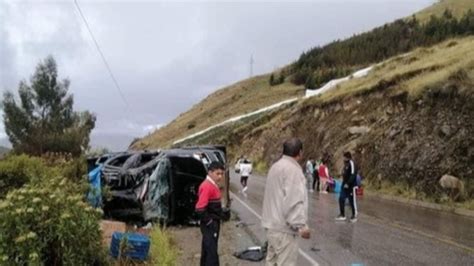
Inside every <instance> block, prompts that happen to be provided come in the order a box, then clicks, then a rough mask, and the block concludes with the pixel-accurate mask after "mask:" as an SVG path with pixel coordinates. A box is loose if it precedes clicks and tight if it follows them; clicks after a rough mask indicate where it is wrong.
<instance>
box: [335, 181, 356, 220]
mask: <svg viewBox="0 0 474 266" xmlns="http://www.w3.org/2000/svg"><path fill="white" fill-rule="evenodd" d="M353 191H354V190H353V189H352V188H343V189H342V190H341V194H339V210H340V212H341V216H346V215H345V211H344V209H345V207H346V206H345V205H346V199H349V203H350V204H351V209H352V217H355V216H356V208H355V202H354V197H355V195H354V192H353Z"/></svg>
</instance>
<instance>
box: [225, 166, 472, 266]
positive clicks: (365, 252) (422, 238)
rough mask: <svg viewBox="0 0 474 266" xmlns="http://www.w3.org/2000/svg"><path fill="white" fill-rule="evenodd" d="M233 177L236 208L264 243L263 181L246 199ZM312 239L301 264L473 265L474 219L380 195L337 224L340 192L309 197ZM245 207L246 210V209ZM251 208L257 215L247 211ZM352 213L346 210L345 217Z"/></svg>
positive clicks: (256, 180) (303, 243)
mask: <svg viewBox="0 0 474 266" xmlns="http://www.w3.org/2000/svg"><path fill="white" fill-rule="evenodd" d="M239 178H240V177H239V176H238V175H237V174H233V173H232V174H231V190H232V192H234V194H235V195H234V197H238V198H239V200H237V199H234V200H233V203H232V208H233V209H234V210H236V211H237V213H238V214H239V216H240V218H241V219H242V220H243V221H244V222H248V223H249V224H251V225H250V226H249V229H250V230H251V231H253V232H254V233H255V234H256V235H257V236H258V238H260V239H262V240H264V231H263V229H262V228H261V226H260V224H259V221H258V218H257V217H256V215H255V213H256V214H261V208H262V202H263V194H264V190H265V178H264V177H259V176H251V177H250V178H249V189H248V191H247V197H244V196H243V195H242V194H240V193H239V189H240V183H239ZM309 197H310V199H309V201H310V204H309V226H310V228H311V229H313V230H314V231H313V233H312V238H311V239H310V240H302V239H301V240H300V248H301V252H300V257H299V259H298V265H311V263H309V262H308V259H305V258H304V256H303V255H302V253H305V255H306V256H310V257H311V258H312V259H314V260H315V261H316V262H317V263H318V264H319V265H352V264H363V265H474V219H472V218H468V217H464V216H460V215H456V214H451V213H447V212H442V211H435V210H430V209H426V208H422V207H415V206H411V205H410V206H409V205H405V204H400V203H396V202H392V201H387V200H383V199H380V198H377V197H367V196H363V197H358V202H357V203H358V211H359V216H358V218H359V219H358V222H357V223H354V224H352V223H349V222H336V221H334V217H336V216H337V214H338V204H337V195H336V194H319V193H316V192H315V193H309ZM245 205H247V206H245ZM247 207H250V208H251V209H253V210H254V212H255V213H252V212H251V211H249V210H248V208H247ZM348 214H350V208H349V206H347V209H346V215H348Z"/></svg>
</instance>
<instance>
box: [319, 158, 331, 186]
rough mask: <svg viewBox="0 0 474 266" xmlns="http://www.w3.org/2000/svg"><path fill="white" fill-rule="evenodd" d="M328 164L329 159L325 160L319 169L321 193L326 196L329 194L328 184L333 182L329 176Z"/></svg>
mask: <svg viewBox="0 0 474 266" xmlns="http://www.w3.org/2000/svg"><path fill="white" fill-rule="evenodd" d="M326 164H327V159H326V158H323V159H322V161H321V164H320V165H319V169H318V175H319V180H320V182H321V192H322V193H325V194H326V193H328V191H327V190H328V183H330V182H331V177H330V176H329V169H328V167H327V166H326Z"/></svg>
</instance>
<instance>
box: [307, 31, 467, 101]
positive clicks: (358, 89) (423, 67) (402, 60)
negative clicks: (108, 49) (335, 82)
mask: <svg viewBox="0 0 474 266" xmlns="http://www.w3.org/2000/svg"><path fill="white" fill-rule="evenodd" d="M473 58H474V37H467V38H463V39H453V40H449V41H446V42H443V43H441V44H439V45H436V46H434V47H431V48H420V49H416V50H415V51H413V52H411V53H410V54H408V55H406V56H396V57H394V58H392V59H389V60H387V61H386V62H384V63H382V64H380V65H378V66H376V67H375V69H374V70H373V71H372V72H371V73H370V74H369V75H367V76H366V77H363V78H359V79H353V80H350V81H348V82H346V83H343V84H341V85H340V86H338V87H337V88H336V89H334V90H332V91H330V92H329V93H326V94H324V95H322V96H321V97H316V98H313V99H309V100H308V101H313V102H315V101H330V100H333V99H336V98H342V97H346V96H349V95H352V94H357V93H363V92H364V91H365V90H370V89H371V88H374V87H375V86H377V85H378V84H380V83H381V82H383V81H385V82H389V81H391V80H394V79H397V78H398V77H403V76H406V75H414V76H413V77H411V78H408V79H406V80H402V81H401V82H400V83H398V84H397V86H398V89H401V90H405V91H407V92H408V93H409V94H410V96H412V97H417V96H418V95H420V94H421V93H422V92H423V90H424V89H425V88H427V87H429V86H431V85H434V84H436V83H439V82H442V81H445V80H446V79H448V77H449V76H450V75H452V74H453V73H454V72H456V71H458V70H460V69H472V68H473V67H474V60H473ZM470 74H472V73H470Z"/></svg>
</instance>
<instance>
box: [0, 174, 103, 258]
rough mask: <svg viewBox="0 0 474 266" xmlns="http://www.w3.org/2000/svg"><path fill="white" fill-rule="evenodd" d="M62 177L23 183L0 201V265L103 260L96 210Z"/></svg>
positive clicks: (99, 213)
mask: <svg viewBox="0 0 474 266" xmlns="http://www.w3.org/2000/svg"><path fill="white" fill-rule="evenodd" d="M83 195H84V194H83V193H82V191H81V189H80V188H79V187H78V186H77V185H76V184H73V183H72V182H70V181H68V180H67V179H65V178H58V177H53V178H51V177H48V178H44V179H43V180H42V182H38V183H36V184H28V185H25V186H24V187H23V188H21V189H15V190H13V191H11V192H10V193H8V194H7V196H6V199H4V200H2V201H0V264H2V265H3V264H14V265H92V264H95V263H98V262H100V260H101V259H102V258H103V257H102V256H100V255H101V254H103V253H102V247H101V234H100V231H99V225H98V221H99V219H100V217H101V213H102V211H101V210H96V209H94V208H92V207H90V206H88V204H87V203H85V202H84V199H83Z"/></svg>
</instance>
